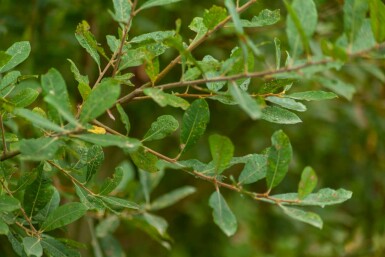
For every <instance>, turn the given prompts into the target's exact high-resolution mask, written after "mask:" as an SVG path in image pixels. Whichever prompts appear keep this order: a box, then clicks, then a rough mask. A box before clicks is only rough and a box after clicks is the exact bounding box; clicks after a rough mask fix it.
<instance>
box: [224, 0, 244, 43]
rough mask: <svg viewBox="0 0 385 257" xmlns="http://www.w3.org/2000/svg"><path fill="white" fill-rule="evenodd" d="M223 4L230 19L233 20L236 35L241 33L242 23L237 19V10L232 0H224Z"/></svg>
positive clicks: (242, 32)
mask: <svg viewBox="0 0 385 257" xmlns="http://www.w3.org/2000/svg"><path fill="white" fill-rule="evenodd" d="M225 6H226V8H227V10H228V11H229V13H230V16H231V19H232V20H233V23H234V27H235V31H236V32H237V34H238V35H243V34H244V31H243V27H242V23H241V20H240V19H239V14H238V12H237V9H236V7H235V5H234V2H233V0H225Z"/></svg>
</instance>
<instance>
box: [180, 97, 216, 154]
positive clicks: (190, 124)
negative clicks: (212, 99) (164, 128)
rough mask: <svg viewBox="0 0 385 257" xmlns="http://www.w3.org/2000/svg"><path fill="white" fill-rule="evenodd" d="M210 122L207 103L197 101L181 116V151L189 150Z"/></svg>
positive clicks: (201, 100) (200, 100)
mask: <svg viewBox="0 0 385 257" xmlns="http://www.w3.org/2000/svg"><path fill="white" fill-rule="evenodd" d="M209 120H210V111H209V106H208V104H207V102H206V101H205V100H203V99H197V100H195V101H194V102H192V104H191V105H190V107H189V108H188V109H187V110H186V112H185V113H184V114H183V120H182V128H181V133H180V141H181V143H182V149H183V151H186V150H188V149H189V148H191V147H192V146H193V145H194V144H196V142H197V141H198V139H199V138H200V137H201V136H202V135H203V134H204V132H205V130H206V126H207V123H208V122H209Z"/></svg>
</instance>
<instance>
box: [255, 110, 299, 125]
mask: <svg viewBox="0 0 385 257" xmlns="http://www.w3.org/2000/svg"><path fill="white" fill-rule="evenodd" d="M261 118H262V119H263V120H266V121H269V122H273V123H279V124H296V123H299V122H302V120H301V119H300V118H299V117H298V116H297V115H296V114H295V113H293V112H290V111H288V110H286V109H282V108H280V107H277V106H266V107H265V108H264V109H263V110H262V117H261Z"/></svg>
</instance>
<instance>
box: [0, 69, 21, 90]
mask: <svg viewBox="0 0 385 257" xmlns="http://www.w3.org/2000/svg"><path fill="white" fill-rule="evenodd" d="M20 76H21V74H20V71H10V72H8V73H7V74H5V76H4V77H2V78H1V80H0V89H1V95H2V96H4V95H5V94H4V93H5V92H4V89H5V87H7V86H9V85H12V84H15V83H16V82H17V79H18V78H19V77H20Z"/></svg>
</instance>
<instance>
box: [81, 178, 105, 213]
mask: <svg viewBox="0 0 385 257" xmlns="http://www.w3.org/2000/svg"><path fill="white" fill-rule="evenodd" d="M74 186H75V190H76V194H77V196H78V197H79V200H80V202H81V203H82V204H83V205H84V206H85V207H86V208H87V209H88V210H98V211H104V209H105V205H104V204H103V202H102V200H101V199H99V198H97V197H96V196H94V195H91V194H89V192H87V191H86V190H85V189H84V188H82V187H81V186H79V185H78V184H76V183H74Z"/></svg>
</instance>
